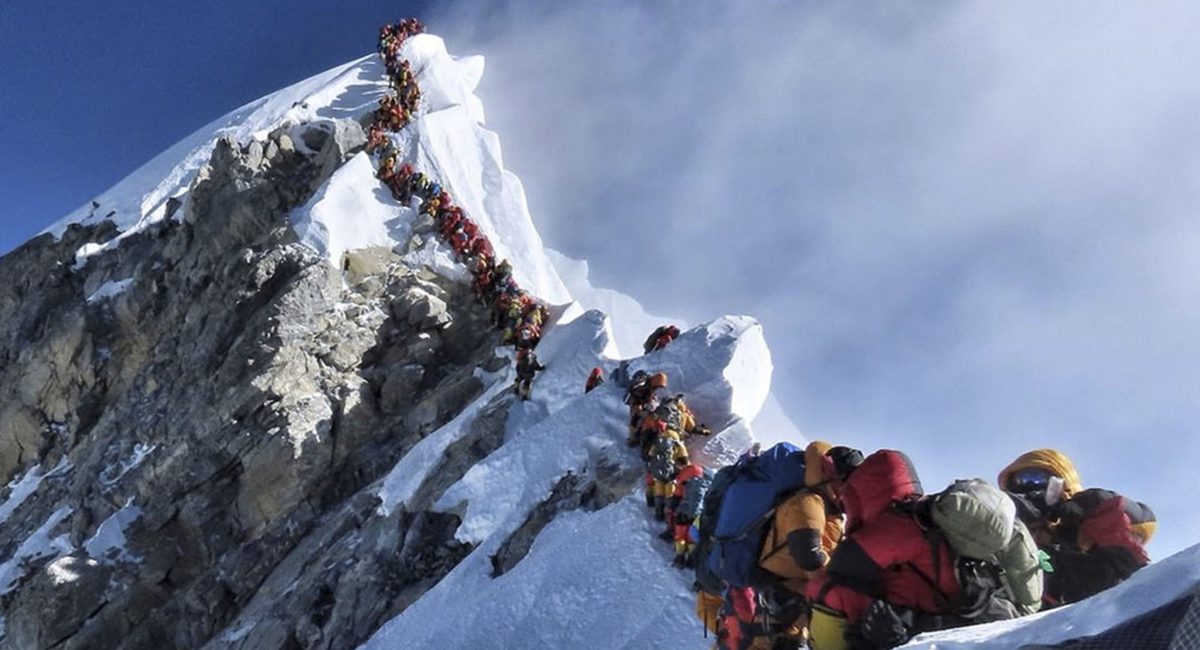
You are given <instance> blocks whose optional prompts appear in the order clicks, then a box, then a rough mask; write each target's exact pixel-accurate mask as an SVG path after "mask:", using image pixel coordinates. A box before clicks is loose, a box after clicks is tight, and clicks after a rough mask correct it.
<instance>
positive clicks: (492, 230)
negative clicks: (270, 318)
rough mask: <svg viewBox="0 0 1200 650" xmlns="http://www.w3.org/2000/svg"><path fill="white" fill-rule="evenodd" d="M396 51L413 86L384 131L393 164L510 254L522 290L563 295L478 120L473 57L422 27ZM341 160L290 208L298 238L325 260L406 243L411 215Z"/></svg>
mask: <svg viewBox="0 0 1200 650" xmlns="http://www.w3.org/2000/svg"><path fill="white" fill-rule="evenodd" d="M400 56H401V58H404V59H407V60H408V61H409V63H410V64H411V65H412V69H413V71H414V74H415V76H416V80H417V85H418V86H419V87H420V88H421V106H420V110H419V111H418V117H417V119H415V120H413V121H412V122H411V123H410V124H409V125H408V126H406V127H405V128H404V129H403V130H401V131H400V132H399V133H398V134H395V135H393V136H392V140H393V143H394V144H395V145H396V147H397V149H398V150H399V151H400V152H401V153H402V162H407V163H411V164H412V165H413V166H414V168H415V169H416V170H417V171H420V172H423V173H426V174H429V175H430V176H431V177H432V178H433V179H434V180H436V181H437V182H439V183H441V184H442V187H443V188H444V189H446V190H447V191H448V192H449V193H450V196H451V197H453V198H454V201H455V202H456V203H458V204H459V205H461V206H463V208H464V209H465V210H466V212H467V215H468V216H469V217H470V218H471V219H472V220H473V221H474V222H475V223H476V224H478V225H479V228H480V230H481V231H482V232H483V233H484V234H485V235H487V237H488V239H489V240H490V241H491V242H492V245H493V247H494V248H495V250H496V255H497V256H498V257H500V258H508V259H509V260H511V261H512V264H513V275H514V277H515V278H516V280H517V282H518V283H520V285H521V286H522V287H523V288H525V289H527V290H529V291H531V292H532V293H534V294H535V295H537V296H539V297H540V298H542V299H543V300H546V301H548V302H550V303H553V304H562V303H567V302H570V300H571V296H570V293H569V292H568V291H567V289H566V286H564V285H563V282H562V280H561V279H560V278H559V276H558V273H557V272H556V271H555V269H554V265H553V263H552V262H551V261H550V259H549V258H548V257H547V256H546V254H545V252H544V246H543V245H542V240H541V236H540V235H539V234H538V232H537V229H536V228H534V226H533V219H532V218H531V217H530V216H529V208H528V204H527V203H526V200H525V190H524V189H523V188H522V186H521V182H520V180H519V179H517V177H516V176H515V175H513V174H512V173H511V172H509V171H508V170H506V169H504V160H503V157H502V155H501V151H500V138H499V136H497V135H496V134H495V133H494V132H492V131H489V130H487V129H486V128H484V126H483V120H484V113H483V104H482V103H481V102H480V101H479V98H478V97H476V96H475V94H474V92H475V86H476V85H477V84H478V83H479V79H480V77H481V76H482V74H483V58H482V57H478V56H476V57H466V58H464V59H456V58H455V57H452V56H450V54H449V53H447V52H446V45H445V43H444V42H443V41H442V39H440V38H438V37H436V36H433V35H430V34H421V35H418V36H414V37H412V38H410V39H408V40H407V41H406V42H405V44H404V46H403V48H402V50H401V53H400ZM328 94H330V95H332V94H333V93H328ZM364 112H365V111H364ZM349 165H353V168H352V169H348V170H346V169H344V170H341V171H339V174H338V175H337V177H335V178H333V179H330V181H329V182H328V184H327V187H325V188H324V189H323V190H322V192H321V193H320V196H317V197H314V199H313V201H310V203H309V204H308V205H306V206H304V207H302V208H300V209H298V210H296V211H295V212H294V213H293V215H292V221H293V224H294V225H295V227H296V230H297V233H298V234H299V235H300V237H301V242H302V243H304V244H306V245H308V246H310V247H312V248H313V249H314V250H316V251H317V252H319V253H321V254H322V255H324V256H326V257H328V258H329V260H330V262H331V263H333V264H335V265H336V264H339V263H340V261H341V254H342V253H343V252H345V251H346V250H353V249H354V248H361V247H364V246H388V247H392V248H395V247H398V246H402V245H404V244H406V243H407V241H408V236H409V234H410V233H411V229H412V222H413V219H414V218H415V216H416V213H415V212H414V211H412V210H410V209H408V207H407V206H401V205H400V204H399V203H397V202H396V201H394V200H393V199H392V198H391V196H390V194H389V192H388V191H387V190H386V189H385V188H384V186H383V185H382V183H379V182H378V181H376V180H375V179H374V177H373V171H370V170H368V169H367V167H368V166H369V162H367V161H366V159H365V156H364V161H363V162H361V163H360V162H359V161H358V160H357V159H356V160H352V161H351V163H349ZM349 165H348V166H349Z"/></svg>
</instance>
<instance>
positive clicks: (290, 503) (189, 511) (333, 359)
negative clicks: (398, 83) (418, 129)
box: [0, 120, 510, 649]
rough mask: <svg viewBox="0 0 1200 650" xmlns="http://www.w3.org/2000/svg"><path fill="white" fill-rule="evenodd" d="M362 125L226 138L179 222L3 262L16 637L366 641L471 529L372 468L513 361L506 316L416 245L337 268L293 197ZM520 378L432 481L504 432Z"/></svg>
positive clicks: (10, 574) (6, 596) (5, 443)
mask: <svg viewBox="0 0 1200 650" xmlns="http://www.w3.org/2000/svg"><path fill="white" fill-rule="evenodd" d="M362 144H363V136H362V128H361V127H360V126H359V125H358V124H357V123H356V122H353V121H349V120H341V121H336V120H335V121H328V120H327V121H324V122H321V123H318V124H314V125H309V126H307V127H305V126H299V127H292V128H290V129H280V130H277V131H275V132H273V133H272V134H270V135H269V136H268V137H267V138H266V139H265V140H263V141H254V142H250V143H246V144H244V145H239V144H238V143H236V142H233V141H229V140H222V141H220V142H219V143H218V144H217V146H216V148H215V149H214V150H213V152H212V157H211V160H210V161H209V163H208V165H207V166H205V167H204V168H203V169H202V170H201V171H200V172H199V173H198V175H197V176H196V179H195V181H194V182H193V183H192V185H191V187H190V190H189V192H188V194H187V197H186V199H185V200H184V201H183V202H182V204H181V203H180V202H179V201H178V200H175V203H174V204H173V205H172V206H171V210H172V212H173V213H174V214H175V216H176V218H175V219H166V220H163V221H161V222H159V223H157V224H156V225H153V226H150V227H148V228H145V229H143V230H141V231H138V232H136V233H135V234H131V235H129V236H125V237H122V238H120V239H116V236H117V234H118V233H117V232H116V231H115V228H114V227H113V226H112V225H111V224H107V223H100V224H96V225H90V226H86V227H85V226H72V227H69V228H67V230H66V232H65V233H64V234H63V236H62V237H61V239H58V240H56V239H54V238H53V237H51V236H49V235H46V236H42V237H39V238H37V239H35V240H32V241H30V242H29V243H27V244H26V245H24V246H22V247H21V248H20V249H18V250H16V251H14V252H12V253H11V254H9V255H7V256H5V257H4V258H2V259H0V277H4V278H5V279H6V282H5V283H3V285H2V286H0V319H3V323H2V325H0V478H3V479H4V480H5V481H12V484H11V487H10V488H9V489H8V490H5V491H3V492H0V495H2V496H5V497H6V498H7V501H6V502H4V505H3V506H0V512H3V513H4V514H3V517H5V518H6V520H4V521H3V525H2V526H0V559H2V560H7V561H6V562H5V563H4V564H3V566H0V583H3V584H0V612H2V613H3V615H4V617H5V626H4V634H5V637H4V639H3V642H2V643H3V645H4V647H13V648H50V647H54V648H89V649H94V648H117V647H120V648H196V647H202V646H204V647H213V648H226V647H245V648H283V647H288V648H346V647H353V646H354V645H356V644H357V643H360V642H362V641H363V640H365V639H366V638H367V637H368V636H369V635H370V634H371V633H372V632H373V631H374V630H375V629H377V628H378V627H379V625H380V624H381V623H382V622H383V621H384V620H386V617H389V616H391V615H394V614H395V613H397V612H398V611H401V610H402V609H403V608H404V607H405V606H406V605H407V604H408V603H410V602H412V601H413V600H414V599H416V598H417V597H419V596H420V595H421V594H422V593H423V592H424V591H425V590H426V589H428V588H429V586H431V585H432V584H435V583H436V582H437V580H438V579H440V577H441V576H443V575H445V574H446V572H448V571H449V570H450V569H452V568H453V567H454V566H455V565H456V564H457V563H458V561H459V560H461V559H462V558H463V557H464V556H465V554H466V553H468V552H469V551H470V550H471V547H470V546H469V545H464V544H461V543H459V542H457V541H455V539H454V531H455V529H456V527H457V526H458V523H459V522H458V517H457V516H455V515H453V514H445V513H435V512H430V511H427V510H424V509H422V508H420V507H416V506H410V508H408V509H407V510H406V509H398V510H396V511H395V512H392V513H391V514H389V515H386V516H385V515H383V514H381V512H380V510H379V509H378V508H377V501H378V500H377V498H376V497H375V496H374V493H373V492H372V490H371V489H370V486H371V485H372V482H374V481H376V480H377V479H379V478H380V477H381V476H382V475H383V474H384V473H385V472H386V471H387V470H388V469H390V468H391V467H392V465H394V464H395V462H396V460H397V459H398V458H399V457H401V456H402V455H403V454H404V453H405V452H406V451H407V450H408V449H410V448H411V447H412V446H413V445H414V444H416V443H417V442H418V441H419V440H420V439H421V437H422V436H423V435H426V434H427V433H429V432H430V431H432V430H433V429H435V428H436V427H438V426H440V425H441V424H443V423H445V422H447V421H448V420H449V419H451V418H452V417H454V416H455V415H457V414H458V413H459V412H461V411H462V409H463V407H464V406H465V405H466V404H467V403H469V402H471V401H472V400H474V399H475V398H476V397H478V396H479V395H480V393H481V392H482V391H483V390H484V388H485V385H484V381H483V380H481V379H480V377H486V376H488V370H487V369H489V368H490V369H492V370H494V369H496V368H497V367H502V366H503V364H502V363H501V364H498V363H497V361H496V359H495V358H494V349H495V344H496V342H497V338H496V334H495V332H494V331H493V330H491V329H490V327H489V324H488V315H487V314H486V313H485V312H484V311H483V310H482V307H480V306H479V305H478V304H477V303H476V302H475V301H474V299H473V298H472V296H471V292H470V290H469V288H468V287H467V286H466V285H465V284H461V283H456V282H452V281H449V280H445V279H442V278H439V277H437V276H436V275H434V274H432V273H429V272H428V271H427V270H423V269H417V268H410V267H408V266H406V265H405V264H404V263H402V262H401V259H400V255H401V254H403V253H404V252H405V251H403V250H401V251H396V252H392V251H374V252H373V253H372V254H371V257H370V258H369V260H367V258H364V260H366V261H363V260H360V261H359V262H358V263H355V264H352V265H349V264H348V267H347V269H345V270H343V269H338V268H334V267H333V266H331V265H330V264H328V263H326V261H325V260H324V259H321V258H318V257H316V256H315V255H314V254H313V253H312V252H311V251H310V250H308V249H307V248H304V247H302V246H300V245H298V244H297V243H296V236H295V234H294V232H293V231H292V229H291V227H290V225H289V224H288V221H287V219H286V214H287V212H288V210H290V209H292V208H293V207H295V206H297V205H299V204H301V203H303V202H304V201H306V200H307V199H308V198H309V197H310V196H311V195H312V193H313V192H314V190H315V189H316V188H317V187H318V186H319V185H320V184H321V183H322V182H323V181H324V179H326V178H328V177H329V175H330V174H332V173H333V171H334V170H336V169H337V167H338V166H339V165H340V164H341V163H342V162H344V161H345V160H346V159H347V158H348V157H349V156H350V155H351V154H353V153H355V152H356V151H357V150H358V149H360V148H361V146H362ZM106 242H107V243H108V244H107V246H105V248H104V249H103V252H101V253H96V254H93V255H90V256H84V255H80V256H79V259H77V255H76V253H77V252H79V251H80V250H81V247H84V248H83V250H89V249H88V248H87V247H85V245H88V244H92V245H94V244H103V243H106ZM367 261H369V262H370V263H367ZM509 399H510V398H508V397H504V398H497V399H496V400H494V402H493V403H492V404H490V405H489V406H488V407H486V408H484V409H482V411H481V413H480V415H479V416H478V417H477V421H476V422H475V424H474V425H472V426H473V427H474V430H473V434H472V435H471V436H470V437H469V438H468V439H467V440H466V441H464V444H463V445H462V448H461V449H455V450H454V453H453V454H448V458H447V460H446V461H445V463H444V467H442V468H441V471H439V472H436V473H435V474H434V475H433V476H436V484H434V483H435V482H434V481H433V479H431V481H430V485H427V486H424V487H423V488H422V492H421V493H419V494H418V497H419V498H417V499H414V501H413V503H414V504H429V503H431V502H432V501H434V500H435V499H436V497H437V496H438V493H437V492H438V490H444V489H445V486H446V485H448V484H449V483H452V482H453V481H455V480H457V478H458V477H461V475H462V473H463V472H465V471H467V469H469V468H470V466H471V464H472V463H473V462H474V460H478V459H479V458H480V457H482V455H484V454H486V453H488V451H489V450H490V449H494V448H495V446H497V445H499V444H500V442H501V441H502V439H503V426H504V416H505V414H506V413H507V405H508V402H509ZM35 483H36V487H37V489H36V490H33V491H30V490H27V489H25V486H29V485H32V484H35ZM241 621H246V623H244V624H243V623H241Z"/></svg>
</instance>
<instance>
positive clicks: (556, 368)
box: [364, 311, 770, 648]
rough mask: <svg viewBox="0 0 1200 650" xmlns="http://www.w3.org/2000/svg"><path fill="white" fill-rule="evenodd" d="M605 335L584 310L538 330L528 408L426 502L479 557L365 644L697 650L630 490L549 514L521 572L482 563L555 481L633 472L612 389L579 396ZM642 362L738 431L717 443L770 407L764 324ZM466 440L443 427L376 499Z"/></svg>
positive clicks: (724, 321)
mask: <svg viewBox="0 0 1200 650" xmlns="http://www.w3.org/2000/svg"><path fill="white" fill-rule="evenodd" d="M607 329H608V328H607V323H606V317H605V316H604V315H603V314H601V313H600V312H598V311H589V312H587V313H585V314H583V315H582V316H580V317H579V318H576V319H575V320H573V321H571V322H570V323H568V324H565V325H561V326H558V327H555V328H553V329H551V330H549V331H548V332H547V334H546V337H545V339H544V340H543V342H542V343H541V345H539V347H538V352H539V356H540V358H541V360H542V362H543V363H544V364H545V365H546V366H547V370H546V371H545V372H544V373H543V374H542V375H540V376H539V377H538V379H537V382H536V384H535V390H534V397H533V399H532V400H531V401H529V402H525V403H517V404H515V405H514V406H513V408H512V411H511V412H510V415H509V419H508V423H507V432H506V438H505V442H504V444H503V445H502V446H501V447H500V448H499V449H497V450H496V451H495V452H493V453H492V454H491V455H490V456H488V457H487V458H485V459H483V460H482V461H480V462H479V463H477V464H476V465H475V466H474V467H473V468H471V469H470V470H469V471H468V472H467V473H466V475H465V476H463V478H462V479H461V480H460V481H459V482H457V483H455V484H454V485H452V486H451V487H450V488H449V489H447V490H446V492H445V493H444V494H443V495H442V497H441V498H440V499H439V500H438V501H437V502H436V503H435V504H434V507H435V509H440V510H444V511H452V512H457V513H459V514H460V515H461V517H462V523H461V525H460V527H459V529H458V531H457V533H456V536H457V537H458V539H459V540H461V541H464V542H470V543H473V544H477V545H478V546H477V548H476V549H475V550H474V551H473V552H472V553H471V555H469V556H468V557H467V558H466V559H465V560H464V561H463V562H462V563H461V564H459V565H458V567H456V568H455V569H454V570H453V571H452V572H451V573H450V574H449V575H448V576H446V577H445V578H444V579H443V580H442V581H441V582H440V583H438V585H437V586H435V587H434V588H433V589H432V590H431V591H429V592H428V593H426V594H425V595H424V596H423V597H422V598H421V599H419V600H418V601H417V602H416V603H414V604H413V605H412V606H410V607H409V608H408V609H407V610H405V612H404V613H402V614H401V615H400V616H398V617H397V618H395V619H393V620H392V621H390V622H389V623H388V624H386V625H385V626H384V627H383V628H382V629H381V630H380V631H379V632H378V633H377V634H376V635H375V636H374V637H373V638H372V639H371V640H370V641H369V642H368V643H367V644H366V645H365V646H364V647H366V648H400V647H405V648H409V647H412V648H462V647H486V648H504V647H553V648H567V647H588V646H595V647H606V648H621V647H625V648H646V647H680V646H683V647H701V646H702V644H703V643H704V639H703V630H702V628H701V626H700V625H698V624H697V622H696V619H695V617H694V615H693V614H692V607H693V600H692V593H691V590H690V584H691V577H690V575H689V574H687V573H685V572H680V571H678V570H676V569H673V568H671V567H670V547H669V545H668V544H666V543H664V542H662V541H660V540H658V539H657V538H656V537H655V534H656V533H657V532H658V529H659V527H660V526H661V524H659V523H656V522H653V521H652V519H651V518H650V517H649V516H648V513H647V510H646V508H645V506H644V505H643V504H641V501H640V495H639V494H637V493H635V494H634V495H632V496H630V497H628V498H626V499H623V500H621V501H618V502H617V503H614V504H612V505H609V506H608V507H606V508H603V509H601V510H599V511H597V512H591V513H589V512H582V511H577V512H570V513H564V514H561V515H559V517H557V518H556V519H555V520H554V521H553V522H551V523H550V524H549V525H548V526H547V527H546V528H545V529H543V530H542V532H541V534H540V535H539V536H538V537H537V540H536V542H535V543H534V545H533V547H532V549H531V550H530V553H529V555H528V556H527V557H526V558H525V559H524V560H523V561H521V562H520V563H519V564H518V565H517V566H516V567H515V568H514V569H513V570H512V571H510V572H508V573H506V574H504V575H503V576H500V577H498V578H492V577H491V572H492V563H491V556H492V555H493V554H495V553H496V551H497V550H498V549H499V547H500V546H501V544H502V543H503V542H504V540H505V539H506V538H507V537H508V536H509V535H510V534H511V533H512V532H513V531H515V530H516V529H517V528H518V527H519V526H520V525H521V524H522V523H523V522H524V521H525V519H526V517H527V516H528V515H529V513H530V512H531V511H532V509H533V508H534V507H535V506H536V505H537V504H538V503H540V502H541V501H543V500H544V499H545V498H546V497H547V496H548V495H549V494H550V492H551V490H552V489H553V487H554V485H555V484H556V483H557V482H558V481H559V479H561V478H562V477H563V476H564V475H565V474H567V473H568V472H571V473H575V474H577V475H583V476H587V475H590V474H591V473H593V472H594V471H595V468H596V466H597V464H598V462H600V461H601V460H603V462H605V463H607V464H613V463H620V464H625V465H627V466H630V467H636V466H637V464H638V463H639V462H640V461H638V459H637V456H636V453H635V452H634V451H632V450H630V449H628V448H627V447H626V446H625V444H624V441H625V437H626V433H627V431H626V426H625V421H626V417H627V415H628V413H627V410H626V408H625V406H624V404H623V403H622V401H621V397H622V394H623V393H622V390H621V389H620V387H618V386H616V385H614V384H612V383H608V384H605V385H604V386H602V387H600V388H599V389H597V390H595V391H592V392H591V393H589V394H586V395H585V394H583V387H582V379H583V377H584V376H585V374H586V370H587V369H588V368H590V367H592V366H593V365H609V366H611V365H612V364H613V363H614V359H613V358H612V357H609V356H607V354H606V352H607V351H611V346H610V345H609V341H608V333H607ZM642 364H648V365H653V366H655V367H662V368H668V369H669V370H668V372H670V373H671V377H672V378H676V377H677V378H678V380H677V382H676V385H677V386H678V387H679V388H680V389H681V390H683V391H686V392H687V393H688V394H689V395H690V396H694V397H693V400H694V403H695V404H696V405H697V407H700V406H701V405H702V404H703V407H702V408H701V409H699V410H702V411H703V412H704V413H705V416H704V417H708V418H709V419H710V421H711V422H713V423H716V424H719V425H720V424H734V425H735V426H734V427H732V432H730V433H726V434H721V435H736V433H737V432H739V431H743V429H742V428H741V427H739V426H737V425H738V424H740V423H741V422H742V419H743V418H745V419H751V418H753V417H754V416H755V415H756V412H757V409H758V408H759V407H760V406H761V405H762V403H763V402H764V400H765V399H766V392H767V387H768V384H767V383H765V382H761V381H757V380H754V379H755V378H757V377H759V376H761V375H762V374H765V375H766V376H767V377H768V378H769V375H770V354H769V352H768V351H767V349H766V346H765V344H764V343H763V341H762V337H761V327H760V326H759V325H758V324H757V323H756V322H754V321H753V320H752V319H749V318H746V317H724V318H721V319H718V320H716V321H714V322H712V323H709V324H707V325H704V326H701V327H698V328H695V329H693V330H690V331H688V332H686V333H685V334H684V335H683V336H681V337H680V338H679V340H677V341H676V342H675V343H673V344H672V345H671V346H670V347H668V348H667V349H665V350H662V351H660V352H658V353H655V355H652V356H651V357H649V358H647V359H645V360H637V361H634V362H633V364H631V365H632V366H634V367H636V366H638V365H642ZM755 369H757V373H758V374H755ZM497 385H498V386H503V385H504V384H503V383H501V384H497ZM493 391H494V388H493ZM493 391H489V393H491V392H493ZM489 397H490V395H485V399H487V398H489ZM481 401H482V400H481ZM468 417H469V416H468ZM462 431H463V422H460V421H455V422H451V423H449V424H448V425H446V426H445V427H443V429H441V430H439V431H436V432H434V433H433V434H432V435H431V436H429V437H428V438H426V439H425V440H424V441H422V442H421V443H420V444H419V445H418V446H417V447H416V448H415V449H414V450H413V451H412V452H410V453H409V455H408V456H406V457H405V459H403V460H401V462H400V463H399V464H398V465H397V466H396V469H395V471H394V472H393V473H392V475H391V476H389V477H388V479H387V480H386V481H385V483H384V487H383V489H382V491H381V493H380V496H381V497H382V500H383V503H384V507H387V508H389V509H390V508H394V507H397V506H399V505H401V504H403V503H404V502H405V500H406V499H407V498H409V497H410V496H411V495H412V494H413V491H414V488H415V486H416V484H418V483H419V481H420V479H421V478H423V475H421V474H420V472H421V467H422V466H424V467H428V466H429V463H428V459H430V458H436V456H437V453H439V452H438V451H437V450H439V449H444V448H445V447H446V446H448V445H449V444H450V442H452V441H453V440H454V439H455V437H456V436H458V435H461V433H462ZM410 459H413V460H410ZM418 459H424V460H418ZM414 473H416V476H415V477H414ZM414 478H415V480H414ZM464 622H469V624H464Z"/></svg>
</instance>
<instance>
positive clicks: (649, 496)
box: [646, 486, 654, 510]
mask: <svg viewBox="0 0 1200 650" xmlns="http://www.w3.org/2000/svg"><path fill="white" fill-rule="evenodd" d="M646 507H647V508H650V509H651V510H653V509H654V492H652V491H651V490H650V488H649V486H647V487H646Z"/></svg>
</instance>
